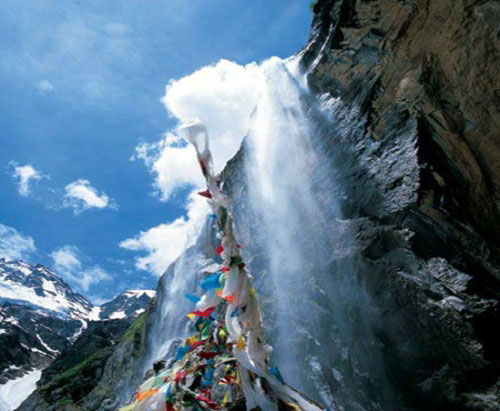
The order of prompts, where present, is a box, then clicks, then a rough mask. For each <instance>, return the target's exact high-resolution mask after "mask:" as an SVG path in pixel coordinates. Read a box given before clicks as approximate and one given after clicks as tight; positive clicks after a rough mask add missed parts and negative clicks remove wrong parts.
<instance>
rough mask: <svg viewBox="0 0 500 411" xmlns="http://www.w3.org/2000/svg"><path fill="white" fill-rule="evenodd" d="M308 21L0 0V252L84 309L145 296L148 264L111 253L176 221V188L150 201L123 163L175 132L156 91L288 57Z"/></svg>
mask: <svg viewBox="0 0 500 411" xmlns="http://www.w3.org/2000/svg"><path fill="white" fill-rule="evenodd" d="M310 20H311V14H310V11H309V2H308V1H304V0H303V1H298V0H297V1H295V0H273V1H261V0H253V1H243V0H225V1H222V0H163V1H159V0H126V1H118V0H106V1H103V0H98V1H96V0H85V1H83V0H82V1H67V0H57V1H56V0H53V1H44V0H23V1H19V0H4V1H2V2H1V3H0V105H1V111H0V139H1V150H0V195H1V206H0V224H1V226H0V254H2V253H3V254H4V255H5V256H6V257H8V258H15V257H23V258H24V259H26V260H27V261H30V262H34V263H42V264H46V265H48V266H49V267H52V268H54V269H56V271H58V272H59V273H60V274H61V275H63V276H64V277H65V278H66V279H67V280H68V281H69V282H70V283H71V284H72V285H73V286H74V288H75V289H77V290H78V291H81V292H83V293H84V294H85V295H86V296H87V297H89V298H91V299H92V300H93V301H95V302H99V301H102V300H103V299H108V298H110V297H112V296H114V295H115V294H117V293H119V292H121V291H122V290H123V289H126V288H155V287H156V282H157V278H158V274H159V273H158V267H156V269H152V266H151V265H148V264H143V266H141V265H140V264H138V261H137V257H138V254H137V252H134V251H133V249H134V247H135V246H134V244H131V245H130V244H129V247H128V249H127V248H124V247H120V246H119V244H120V243H122V242H123V241H124V240H126V239H133V238H135V237H136V236H138V235H139V233H141V232H146V231H147V230H150V229H151V228H152V227H157V226H158V225H160V224H162V223H169V222H172V221H175V220H176V219H177V218H179V217H180V216H182V215H183V214H185V213H186V207H185V205H186V196H187V193H188V190H176V191H175V193H174V195H173V196H172V195H171V196H169V197H168V198H163V199H162V196H161V193H160V195H158V193H156V194H155V189H154V187H153V184H154V176H153V175H152V174H151V169H149V170H148V167H147V166H146V164H145V163H144V161H141V160H136V161H131V157H133V156H134V153H136V148H137V147H138V146H139V145H140V144H142V145H143V147H149V148H148V149H152V147H153V148H154V144H155V142H158V140H159V139H161V138H162V136H163V134H164V133H165V132H166V131H167V130H169V129H172V127H174V126H175V120H174V119H173V118H172V117H169V116H168V115H167V112H166V110H165V107H164V105H163V104H162V103H161V101H160V100H161V98H162V96H163V95H164V94H165V86H166V85H167V84H168V83H169V81H170V80H171V79H179V78H182V77H184V76H187V75H189V74H190V73H192V72H194V71H196V70H198V69H200V68H201V67H204V66H207V65H213V64H215V63H217V62H218V61H219V60H220V59H227V60H231V61H234V62H237V63H239V64H247V63H250V62H253V61H257V62H260V61H262V60H264V59H266V58H268V57H270V56H274V55H276V56H279V57H288V56H290V55H292V54H294V53H295V52H297V51H299V50H300V48H301V47H302V46H303V45H304V44H305V42H306V39H307V35H308V32H309V26H310ZM136 157H138V156H137V154H136ZM167 178H168V176H167ZM156 191H158V190H156ZM162 200H163V201H162ZM150 234H151V235H154V234H155V233H154V232H150ZM157 235H161V232H158V234H157ZM136 248H137V247H136ZM136 251H137V250H136Z"/></svg>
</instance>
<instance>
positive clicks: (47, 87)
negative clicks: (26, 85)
mask: <svg viewBox="0 0 500 411" xmlns="http://www.w3.org/2000/svg"><path fill="white" fill-rule="evenodd" d="M36 88H37V90H38V91H40V92H41V93H50V92H51V91H54V85H53V84H52V83H51V82H50V81H49V80H40V81H39V82H38V83H37V84H36Z"/></svg>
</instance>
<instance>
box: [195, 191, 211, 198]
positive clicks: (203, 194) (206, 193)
mask: <svg viewBox="0 0 500 411" xmlns="http://www.w3.org/2000/svg"><path fill="white" fill-rule="evenodd" d="M198 195H200V196H202V197H206V198H212V194H211V193H210V191H209V190H205V191H198Z"/></svg>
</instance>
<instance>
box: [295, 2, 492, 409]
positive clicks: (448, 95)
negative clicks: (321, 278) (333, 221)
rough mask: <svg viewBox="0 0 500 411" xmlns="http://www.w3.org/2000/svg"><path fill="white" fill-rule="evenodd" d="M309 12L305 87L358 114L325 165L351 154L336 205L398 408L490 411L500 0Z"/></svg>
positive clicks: (327, 143)
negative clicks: (351, 232)
mask: <svg viewBox="0 0 500 411" xmlns="http://www.w3.org/2000/svg"><path fill="white" fill-rule="evenodd" d="M313 9H314V13H315V18H314V23H313V31H312V35H311V40H310V43H309V44H308V46H307V47H306V48H305V49H304V52H303V53H304V54H303V63H304V65H305V66H306V67H307V68H309V69H310V70H311V71H310V74H309V77H308V78H309V83H310V85H311V87H312V88H313V89H314V91H315V93H317V95H323V98H324V99H332V98H333V97H339V98H340V99H341V101H342V103H343V104H344V105H345V106H347V107H349V108H351V109H352V110H354V112H355V114H354V117H355V118H357V119H358V120H359V121H360V122H361V123H362V128H363V130H359V129H358V130H357V131H356V132H354V131H352V132H350V133H346V134H344V136H343V137H342V138H340V137H338V138H335V137H333V138H328V139H325V138H323V147H324V151H325V152H326V153H328V155H329V156H330V159H331V160H332V162H339V161H343V162H346V163H348V162H350V167H349V169H350V171H345V172H344V174H343V175H342V179H341V181H342V184H343V193H344V194H345V199H344V200H343V201H342V207H343V214H344V216H345V218H346V219H348V220H349V221H351V222H352V224H351V225H352V227H356V226H357V228H356V231H357V235H356V237H357V241H358V245H359V247H360V249H361V251H360V255H361V257H362V258H363V261H364V263H365V264H366V267H367V268H368V269H367V271H366V272H365V274H364V275H366V278H365V283H364V287H365V289H366V291H367V292H368V293H369V295H370V296H371V300H372V302H373V304H374V306H375V307H376V308H377V309H378V310H379V313H380V319H381V321H380V324H379V325H377V327H378V330H377V334H378V336H379V339H380V342H381V344H382V346H383V347H382V348H381V350H380V353H381V355H382V357H383V363H384V364H385V367H386V370H387V375H388V378H389V381H390V383H391V384H392V385H393V387H394V389H395V392H398V393H399V399H398V401H400V407H402V406H404V407H408V408H409V409H423V408H422V407H424V408H425V409H444V408H447V407H450V408H453V407H462V408H463V409H495V408H496V407H497V406H498V384H499V383H498V375H499V360H500V357H499V351H498V346H499V343H500V334H499V333H497V332H496V331H495V328H496V325H498V324H499V319H500V318H499V308H498V294H499V283H498V281H499V279H500V275H499V273H500V271H499V261H500V252H499V245H500V232H499V231H500V226H499V224H498V221H500V220H499V198H500V197H499V196H500V187H499V184H500V183H499V181H500V179H499V176H500V133H499V131H498V130H499V128H498V125H499V123H500V111H499V109H498V107H499V102H500V101H499V100H500V88H499V84H500V83H499V82H498V66H499V62H500V37H499V28H500V27H499V23H498V22H499V21H500V3H498V2H497V1H462V0H459V1H451V0H450V1H448V0H443V1H439V2H430V1H417V0H415V1H396V0H394V1H392V0H373V1H361V0H338V1H331V0H330V1H328V0H325V1H318V2H316V3H315V4H314V7H313ZM351 113H352V112H351ZM339 121H340V120H339ZM411 146H413V147H414V150H412V148H411ZM339 153H340V154H339ZM374 386H375V387H376V386H377V384H376V382H374ZM338 395H340V396H342V393H341V392H340V391H339V392H338ZM368 397H370V395H368ZM372 397H373V398H374V397H376V395H374V396H372ZM377 401H379V403H380V404H383V405H382V408H383V409H395V408H396V407H395V406H394V402H393V401H389V402H386V403H385V405H384V401H383V400H382V402H380V400H377ZM391 404H392V405H391ZM462 408H461V409H462ZM454 409H456V408H454Z"/></svg>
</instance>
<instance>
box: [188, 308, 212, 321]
mask: <svg viewBox="0 0 500 411" xmlns="http://www.w3.org/2000/svg"><path fill="white" fill-rule="evenodd" d="M214 310H215V308H214V307H210V308H207V309H206V310H204V311H199V310H197V311H193V312H192V313H191V314H193V315H197V316H198V317H205V318H207V317H210V314H212V312H213V311H214Z"/></svg>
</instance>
